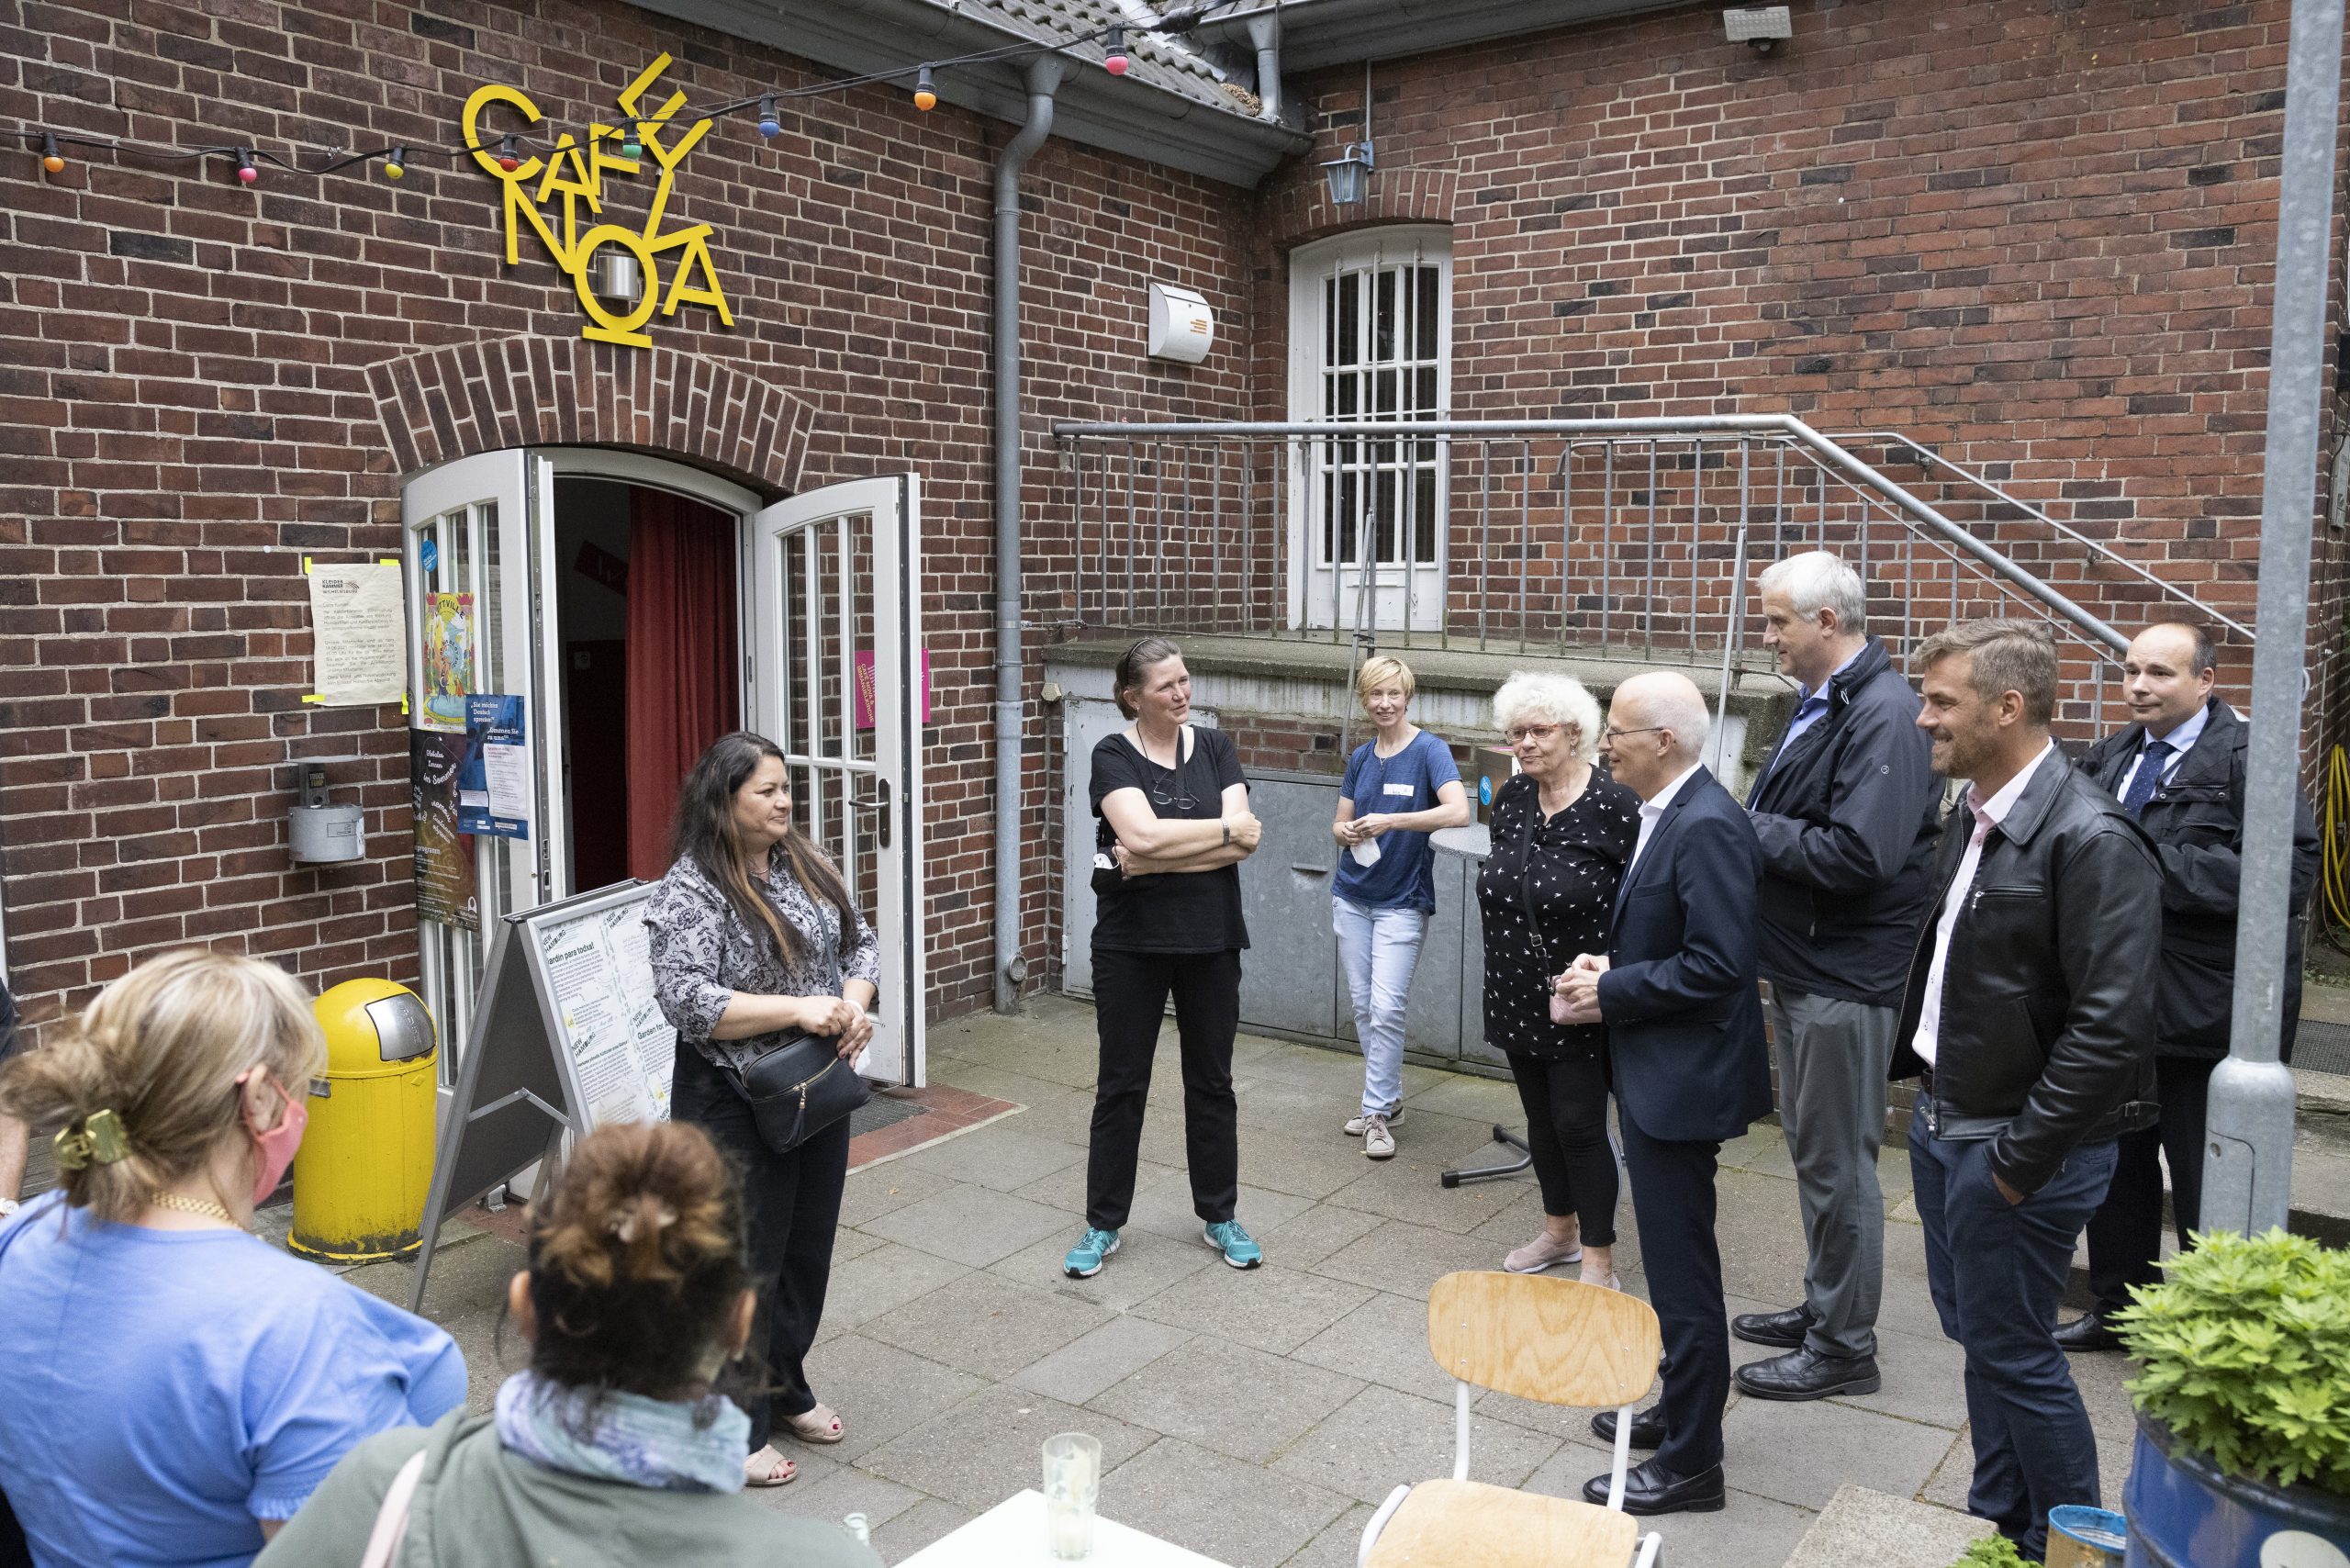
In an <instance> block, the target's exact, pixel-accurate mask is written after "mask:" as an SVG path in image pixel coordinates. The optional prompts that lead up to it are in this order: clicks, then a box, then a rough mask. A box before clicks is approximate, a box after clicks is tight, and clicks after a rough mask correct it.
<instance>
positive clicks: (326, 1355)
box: [0, 948, 465, 1568]
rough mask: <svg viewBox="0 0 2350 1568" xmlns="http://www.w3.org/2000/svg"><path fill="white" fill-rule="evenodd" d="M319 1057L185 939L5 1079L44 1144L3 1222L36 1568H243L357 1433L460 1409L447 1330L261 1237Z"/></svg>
mask: <svg viewBox="0 0 2350 1568" xmlns="http://www.w3.org/2000/svg"><path fill="white" fill-rule="evenodd" d="M325 1063H326V1039H325V1036H322V1035H321V1034H320V1033H319V1025H318V1023H317V1021H316V1020H315V1019H314V1018H313V1017H312V1016H311V1013H310V1003H309V999H308V997H306V996H305V995H304V994H303V993H302V991H301V990H300V989H299V988H298V987H297V986H296V985H295V983H294V982H293V980H289V979H288V978H287V977H286V976H285V973H284V971H282V970H280V969H277V968H275V967H274V966H273V965H270V964H266V963H263V962H262V961H260V960H259V959H255V958H240V957H237V956H234V955H231V954H227V953H213V952H206V951H202V950H198V949H193V948H191V949H186V950H184V951H180V952H175V953H166V954H164V955H163V956H162V957H161V958H153V959H150V960H149V961H148V962H146V963H144V964H141V965H140V966H139V967H138V968H137V969H132V970H131V971H130V972H129V974H126V975H124V976H123V977H122V978H121V979H120V980H116V981H115V982H114V983H113V984H111V985H109V986H107V987H106V989H105V990H104V991H100V992H99V993H98V996H97V1000H96V1001H95V1002H92V1003H91V1004H90V1006H89V1009H88V1011H86V1012H85V1013H84V1014H82V1016H81V1017H80V1018H79V1019H78V1020H76V1021H75V1023H74V1024H73V1025H72V1026H71V1027H69V1028H68V1029H67V1030H66V1032H65V1034H64V1037H63V1038H62V1039H60V1040H57V1041H55V1042H54V1043H52V1044H50V1045H49V1046H47V1047H45V1048H43V1049H40V1050H36V1051H31V1052H28V1053H27V1054H25V1055H23V1056H21V1057H19V1058H17V1059H16V1060H15V1061H12V1062H10V1063H9V1064H8V1066H7V1068H6V1070H5V1071H4V1072H0V1113H6V1114H9V1115H13V1116H17V1117H19V1118H21V1119H23V1120H24V1121H26V1122H28V1123H30V1124H31V1125H32V1126H35V1127H36V1128H39V1129H42V1130H44V1131H45V1130H48V1129H51V1128H53V1129H55V1136H54V1148H55V1150H56V1164H57V1173H58V1182H59V1186H58V1188H57V1190H56V1191H54V1192H51V1193H44V1194H42V1195H41V1196H40V1197H39V1198H37V1199H35V1200H33V1201H31V1202H29V1203H28V1204H25V1205H24V1207H23V1209H22V1210H21V1211H19V1212H18V1213H17V1215H15V1216H14V1217H13V1218H11V1219H10V1220H9V1221H7V1222H6V1228H4V1229H0V1368H5V1369H6V1372H5V1373H0V1376H5V1378H6V1390H7V1392H6V1396H5V1397H0V1491H5V1492H6V1495H7V1497H8V1501H9V1502H10V1504H11V1505H13V1506H14V1507H15V1509H16V1513H17V1519H18V1521H19V1522H20V1523H21V1524H22V1526H23V1528H24V1531H25V1535H26V1538H27V1540H28V1542H29V1543H30V1545H31V1548H32V1556H33V1561H34V1562H38V1563H40V1564H43V1565H44V1568H47V1565H49V1564H52V1563H79V1562H105V1563H110V1564H115V1565H117V1568H166V1565H170V1568H182V1565H185V1568H199V1565H200V1568H231V1565H238V1564H243V1563H246V1562H251V1561H252V1558H253V1556H254V1555H255V1554H256V1553H257V1552H259V1551H261V1549H262V1544H263V1540H266V1539H267V1538H268V1537H270V1536H272V1535H274V1534H275V1533H276V1531H277V1529H278V1528H279V1527H280V1526H281V1525H282V1524H283V1523H284V1522H285V1520H286V1519H288V1518H292V1517H293V1515H294V1512H295V1510H296V1509H297V1508H299V1507H300V1506H302V1503H303V1500H304V1499H305V1498H307V1497H308V1496H309V1495H310V1493H311V1492H312V1490H314V1489H315V1488H316V1487H317V1486H318V1485H319V1483H320V1482H322V1481H324V1480H325V1479H326V1477H327V1473H328V1472H330V1471H331V1470H332V1469H333V1468H334V1466H335V1463H336V1462H337V1461H339V1460H340V1459H341V1458H342V1456H343V1455H344V1454H345V1453H347V1452H349V1451H350V1450H351V1449H352V1448H353V1446H354V1445H355V1444H357V1443H358V1442H359V1441H360V1440H361V1439H364V1438H368V1437H372V1436H374V1435H375V1433H377V1432H380V1431H383V1430H385V1429H386V1428H392V1427H400V1426H414V1425H422V1424H426V1423H430V1422H431V1421H435V1420H437V1419H439V1418H440V1417H442V1416H443V1415H445V1414H446V1413H447V1412H449V1411H451V1410H453V1409H455V1408H456V1407H457V1406H460V1405H462V1404H464V1397H465V1363H464V1358H463V1357H462V1356H460V1355H459V1354H458V1353H457V1348H456V1346H455V1345H454V1344H453V1342H452V1341H451V1340H450V1338H449V1336H448V1335H446V1334H444V1333H442V1331H441V1330H440V1329H439V1328H436V1327H433V1326H432V1325H431V1324H430V1323H427V1322H425V1321H424V1320H423V1319H422V1318H420V1317H414V1316H410V1315H408V1313H405V1312H402V1311H401V1310H399V1309H398V1308H397V1307H395V1306H391V1305H387V1304H386V1303H384V1302H381V1301H378V1300H376V1299H375V1297H374V1296H371V1295H368V1294H365V1293H364V1292H363V1291H360V1290H358V1289H356V1288H354V1287H353V1286H351V1285H349V1284H346V1283H345V1282H342V1281H341V1280H340V1279H337V1278H336V1277H335V1276H334V1275H332V1274H330V1273H328V1272H327V1271H325V1270H323V1269H321V1268H319V1267H318V1266H317V1265H316V1264H312V1263H306V1262H304V1261H302V1260H299V1259H297V1258H293V1257H289V1256H288V1255H287V1254H285V1253H284V1252H281V1251H279V1250H278V1249H276V1248H274V1247H272V1246H270V1245H269V1244H267V1243H266V1242H264V1241H262V1240H261V1239H260V1238H257V1237H255V1236H254V1235H253V1234H252V1227H253V1210H254V1208H255V1207H256V1206H257V1205H258V1204H261V1203H262V1202H263V1200H264V1199H266V1198H267V1197H268V1196H269V1194H270V1193H271V1192H273V1191H274V1189H275V1188H276V1186H277V1183H278V1182H279V1181H280V1179H282V1178H283V1177H284V1176H285V1170H286V1168H287V1167H288V1166H289V1165H291V1164H292V1163H293V1160H294V1150H295V1148H296V1147H297V1145H299V1144H300V1143H301V1141H302V1128H303V1126H304V1124H305V1123H306V1122H307V1121H308V1109H307V1107H306V1104H305V1102H306V1100H307V1099H308V1094H309V1088H310V1078H311V1075H312V1074H313V1073H314V1072H317V1071H319V1070H320V1069H322V1068H323V1067H324V1066H325Z"/></svg>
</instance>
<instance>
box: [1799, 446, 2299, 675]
mask: <svg viewBox="0 0 2350 1568" xmlns="http://www.w3.org/2000/svg"><path fill="white" fill-rule="evenodd" d="M1829 439H1830V440H1832V441H1838V442H1846V441H1883V442H1897V443H1898V444H1900V445H1902V446H1906V447H1908V449H1909V450H1910V451H1912V452H1915V453H1917V454H1919V456H1920V457H1922V458H1923V459H1924V460H1925V463H1924V465H1932V466H1934V467H1938V468H1947V469H1949V470H1950V471H1951V472H1952V473H1953V474H1955V475H1957V476H1959V477H1960V478H1962V479H1964V480H1965V481H1966V482H1967V483H1968V484H1970V485H1973V486H1974V487H1976V488H1977V489H1981V490H1987V491H1988V492H1990V493H1991V494H1992V495H1995V496H1997V497H1998V498H1999V499H2001V500H2003V501H2005V502H2007V503H2008V505H2009V506H2011V507H2013V508H2015V509H2016V510H2018V511H2020V512H2022V513H2023V514H2024V515H2025V516H2027V517H2030V518H2031V519H2032V520H2033V521H2037V522H2043V523H2045V524H2047V525H2048V526H2049V527H2050V528H2051V529H2053V530H2054V531H2055V532H2058V533H2061V534H2063V535H2064V536H2065V538H2067V539H2069V540H2071V541H2072V542H2073V543H2076V544H2078V545H2080V546H2081V547H2082V548H2083V549H2085V550H2087V551H2088V552H2089V553H2090V554H2095V555H2098V556H2101V557H2103V558H2104V559H2105V560H2107V561H2109V562H2110V563H2112V564H2113V565H2114V566H2119V567H2121V569H2122V570H2123V571H2125V572H2128V573H2130V574H2132V576H2134V577H2139V578H2141V579H2142V580H2143V581H2145V582H2147V583H2150V584H2152V585H2153V586H2154V588H2158V589H2160V590H2161V591H2162V592H2163V593H2164V594H2165V595H2166V596H2167V597H2169V598H2172V599H2181V600H2184V601H2185V602H2187V603H2188V604H2191V605H2193V606H2194V607H2195V608H2196V610H2197V611H2198V612H2199V613H2200V614H2202V615H2205V616H2208V617H2210V619H2211V620H2213V621H2216V622H2219V623H2220V624H2221V625H2222V626H2225V627H2226V628H2227V629H2228V630H2229V631H2231V632H2233V633H2235V634H2236V635H2237V636H2239V637H2242V638H2243V639H2244V641H2245V642H2247V643H2249V642H2250V641H2252V628H2251V627H2249V626H2246V625H2245V624H2244V622H2240V621H2237V620H2235V619H2234V618H2233V617H2232V616H2230V615H2228V614H2226V613H2225V612H2223V611H2221V610H2214V609H2213V608H2211V606H2210V605H2208V604H2205V603H2204V602H2203V601H2202V600H2201V599H2197V598H2196V597H2195V596H2194V595H2193V594H2191V593H2188V591H2187V590H2186V589H2185V588H2180V587H2179V586H2178V585H2177V583H2174V582H2172V581H2170V580H2169V579H2168V578H2166V577H2157V576H2155V575H2154V573H2152V572H2150V571H2148V570H2146V568H2145V567H2143V566H2140V565H2139V564H2138V563H2137V562H2135V561H2132V559H2130V557H2128V556H2127V555H2124V554H2121V552H2119V551H2117V550H2115V549H2114V548H2113V547H2112V546H2111V545H2109V544H2107V543H2104V542H2103V541H2102V540H2098V539H2093V538H2091V537H2090V536H2089V535H2087V534H2086V533H2083V532H2081V531H2080V530H2079V529H2077V528H2075V527H2074V526H2072V524H2070V523H2067V522H2060V521H2057V520H2056V519H2055V518H2053V517H2051V516H2049V515H2048V514H2047V513H2046V512H2044V511H2042V510H2040V509H2039V508H2038V507H2036V506H2033V505H2032V504H2031V502H2030V501H2027V500H2025V499H2023V498H2021V497H2020V496H2016V495H2012V494H2010V493H2009V492H2008V491H2006V490H2003V489H2001V488H2000V487H1998V486H1997V485H1995V484H1993V483H1991V481H1990V480H1989V479H1987V478H1986V477H1984V476H1982V475H1980V474H1977V473H1975V471H1974V470H1973V469H1971V468H1969V467H1967V466H1965V465H1964V464H1959V463H1953V462H1952V461H1951V460H1950V459H1949V458H1947V457H1944V456H1943V455H1942V454H1941V453H1939V452H1936V451H1935V450H1934V449H1933V448H1932V447H1930V446H1928V445H1926V444H1925V443H1924V442H1921V441H1919V440H1918V439H1917V438H1916V437H1915V436H1909V435H1904V434H1903V433H1902V432H1901V431H1837V432H1835V434H1834V435H1832V436H1831V437H1830V438H1829ZM1921 466H1923V465H1921Z"/></svg>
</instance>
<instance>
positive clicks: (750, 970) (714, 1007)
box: [644, 848, 881, 1068]
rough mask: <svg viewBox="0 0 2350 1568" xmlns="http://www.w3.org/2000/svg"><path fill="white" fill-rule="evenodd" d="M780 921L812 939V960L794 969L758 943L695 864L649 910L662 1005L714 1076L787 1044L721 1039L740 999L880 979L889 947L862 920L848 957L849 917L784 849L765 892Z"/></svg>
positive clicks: (770, 865) (672, 873)
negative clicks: (731, 1005)
mask: <svg viewBox="0 0 2350 1568" xmlns="http://www.w3.org/2000/svg"><path fill="white" fill-rule="evenodd" d="M764 891H765V892H766V894H767V902H769V903H771V904H773V905H774V906H775V909H776V913H778V914H780V915H782V916H783V918H784V919H786V920H788V921H789V922H791V924H793V925H795V926H797V927H798V928H799V931H800V935H801V936H803V937H805V938H806V939H807V944H808V946H807V953H806V957H805V958H802V960H801V961H800V963H799V964H797V965H792V966H787V965H786V964H785V963H784V962H783V960H782V959H781V958H778V956H777V954H776V950H775V943H774V940H773V939H772V938H771V937H769V936H768V935H767V933H766V932H764V931H762V932H759V933H758V934H757V935H753V934H752V931H751V929H750V927H749V926H747V925H745V924H744V923H743V917H742V916H741V915H739V914H736V913H734V906H733V905H732V904H730V903H728V902H726V895H725V894H723V893H722V892H720V891H719V890H718V889H717V888H716V887H715V886H713V885H712V884H711V880H710V879H709V878H707V877H705V876H703V875H702V874H701V868H700V867H699V866H697V865H695V864H694V863H693V862H692V861H691V860H679V861H678V862H677V864H676V865H674V866H672V867H670V868H669V872H668V875H666V876H665V877H663V878H662V879H661V880H660V881H659V882H658V883H656V884H655V886H654V889H653V896H652V897H650V898H648V899H646V900H645V901H644V924H645V926H646V931H645V935H646V936H647V937H648V938H649V939H650V946H651V947H652V952H653V997H654V1000H655V1002H658V1003H660V1006H661V1013H662V1015H663V1016H664V1017H666V1018H667V1019H668V1020H669V1022H670V1023H671V1024H673V1025H676V1026H677V1038H678V1039H679V1040H681V1041H684V1042H685V1043H686V1044H688V1045H689V1046H691V1047H693V1048H694V1049H695V1050H697V1051H699V1052H700V1053H701V1056H702V1059H703V1060H705V1061H708V1062H710V1063H711V1065H712V1066H715V1067H734V1068H740V1067H742V1066H744V1064H745V1063H747V1062H749V1061H750V1060H752V1059H753V1058H755V1057H757V1056H758V1055H759V1053H760V1052H762V1051H764V1050H767V1048H768V1047H772V1046H774V1045H776V1044H777V1043H778V1042H779V1041H780V1040H782V1038H783V1037H784V1036H783V1035H782V1034H781V1033H779V1032H778V1033H774V1034H767V1035H753V1036H748V1037H747V1038H744V1039H740V1040H713V1039H711V1037H710V1032H711V1029H713V1028H715V1027H716V1026H717V1024H718V1020H719V1016H720V1015H721V1014H723V1013H724V1012H725V1011H726V1004H727V1003H728V1002H731V1001H733V993H734V992H735V991H747V992H749V993H751V994H752V995H755V996H838V995H840V994H841V988H842V986H843V985H844V983H845V982H846V981H848V980H879V979H880V977H881V942H880V938H879V937H878V936H877V935H874V931H873V927H872V925H871V924H869V923H868V922H867V921H866V920H864V919H862V918H859V919H857V921H856V930H855V932H854V933H853V934H852V935H854V936H855V938H856V939H855V940H854V941H853V942H851V943H850V944H849V945H848V947H847V949H846V950H845V951H844V950H843V948H842V945H841V915H840V911H838V910H836V909H834V907H833V906H832V905H831V904H829V903H825V902H822V901H820V900H817V899H813V898H811V897H809V895H808V890H806V889H805V888H803V887H801V886H800V879H798V878H797V877H794V876H793V875H792V874H791V862H790V861H789V859H788V858H786V857H785V856H784V854H783V851H782V850H781V849H780V848H778V849H777V850H776V851H775V852H774V853H773V854H772V855H770V856H769V857H768V858H767V887H766V888H765V889H764Z"/></svg>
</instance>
